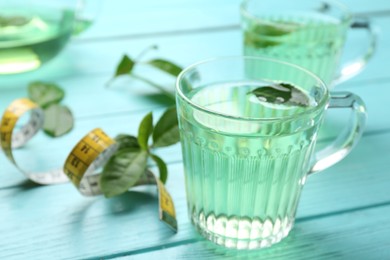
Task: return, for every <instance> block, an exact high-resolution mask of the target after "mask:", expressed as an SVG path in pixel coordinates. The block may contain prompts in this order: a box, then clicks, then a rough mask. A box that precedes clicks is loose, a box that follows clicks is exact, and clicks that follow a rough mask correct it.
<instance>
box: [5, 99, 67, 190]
mask: <svg viewBox="0 0 390 260" xmlns="http://www.w3.org/2000/svg"><path fill="white" fill-rule="evenodd" d="M27 114H29V119H28V121H27V122H26V123H24V124H22V125H20V126H19V125H17V123H18V121H19V120H20V119H21V118H22V117H24V116H27ZM43 120H44V114H43V111H42V109H41V108H40V107H39V106H38V105H37V104H35V103H34V102H32V101H31V100H29V99H27V98H21V99H17V100H15V101H13V102H12V103H11V104H10V105H9V106H8V107H7V108H6V110H5V112H4V114H3V117H2V119H1V125H0V144H1V148H2V149H3V152H4V154H5V156H6V157H7V158H8V159H9V160H10V161H11V163H12V164H14V165H15V166H16V167H17V168H18V169H19V170H20V171H21V172H22V173H24V174H25V175H26V177H27V178H28V179H30V180H32V181H33V182H36V183H38V184H55V183H63V182H67V181H68V179H67V177H66V175H65V174H64V173H63V171H62V169H61V168H60V167H59V168H58V169H54V170H48V171H44V172H31V171H28V170H25V169H23V168H22V167H21V166H19V164H18V163H17V162H16V160H15V157H14V155H13V152H12V151H13V149H16V148H19V147H21V146H23V145H24V144H26V143H27V142H28V141H29V140H30V139H31V138H32V137H33V136H34V135H35V134H36V133H37V132H38V131H39V130H40V129H41V127H42V126H43ZM16 128H17V129H16Z"/></svg>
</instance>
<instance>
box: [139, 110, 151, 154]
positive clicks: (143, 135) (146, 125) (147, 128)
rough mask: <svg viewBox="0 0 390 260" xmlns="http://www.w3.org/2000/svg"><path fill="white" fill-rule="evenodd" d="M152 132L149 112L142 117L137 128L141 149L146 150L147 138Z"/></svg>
mask: <svg viewBox="0 0 390 260" xmlns="http://www.w3.org/2000/svg"><path fill="white" fill-rule="evenodd" d="M152 132H153V114H152V112H150V113H149V114H147V115H146V116H145V117H144V119H142V121H141V124H140V125H139V128H138V144H139V146H141V148H142V149H143V150H145V151H146V150H148V140H149V137H150V135H151V134H152Z"/></svg>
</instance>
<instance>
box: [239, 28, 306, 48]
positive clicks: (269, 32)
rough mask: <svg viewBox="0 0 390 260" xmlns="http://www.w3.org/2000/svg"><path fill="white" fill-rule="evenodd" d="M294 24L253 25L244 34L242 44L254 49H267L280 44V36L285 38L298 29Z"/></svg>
mask: <svg viewBox="0 0 390 260" xmlns="http://www.w3.org/2000/svg"><path fill="white" fill-rule="evenodd" d="M299 26H300V25H299V24H298V23H294V22H282V21H279V22H275V23H270V24H263V23H259V24H254V25H252V26H251V27H249V29H248V30H246V31H245V33H244V44H245V45H246V46H251V47H254V48H267V47H271V46H276V45H279V44H282V43H283V41H285V40H283V39H280V37H282V36H286V35H288V34H290V33H292V32H294V31H296V30H297V29H298V28H299Z"/></svg>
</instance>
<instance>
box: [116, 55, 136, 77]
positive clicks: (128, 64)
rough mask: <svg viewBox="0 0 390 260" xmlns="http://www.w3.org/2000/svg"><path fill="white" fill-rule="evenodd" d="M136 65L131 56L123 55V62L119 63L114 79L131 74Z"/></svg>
mask: <svg viewBox="0 0 390 260" xmlns="http://www.w3.org/2000/svg"><path fill="white" fill-rule="evenodd" d="M134 64H135V62H134V61H133V60H132V59H130V57H129V56H127V55H123V57H122V60H121V61H120V62H119V64H118V66H117V68H116V72H115V76H114V77H117V76H120V75H125V74H131V71H132V70H133V67H134Z"/></svg>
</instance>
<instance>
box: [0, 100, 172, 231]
mask: <svg viewBox="0 0 390 260" xmlns="http://www.w3.org/2000/svg"><path fill="white" fill-rule="evenodd" d="M27 114H29V115H28V116H29V118H28V121H27V122H26V123H24V124H22V125H20V126H19V125H17V123H18V121H19V120H20V119H21V118H22V117H24V116H27ZM43 122H44V113H43V111H42V109H41V108H40V107H39V106H38V105H37V104H35V103H34V102H32V101H31V100H29V99H27V98H22V99H17V100H15V101H13V102H12V103H11V104H10V105H9V106H8V107H7V109H6V110H5V112H4V114H3V117H2V119H1V125H0V145H1V147H2V149H3V151H4V154H5V155H6V157H7V158H8V159H9V160H10V161H11V162H12V163H13V164H14V165H15V166H16V167H17V168H18V169H19V170H20V171H21V172H22V173H24V174H25V175H26V177H27V178H28V179H30V180H32V181H34V182H36V183H38V184H55V183H62V182H67V181H69V180H70V181H71V182H72V183H73V184H74V185H75V186H76V188H77V189H78V190H79V192H80V193H81V194H83V195H84V196H95V195H100V194H102V191H101V189H100V185H99V180H100V174H99V173H98V172H97V171H98V170H99V169H100V168H101V167H102V166H103V165H104V164H105V163H106V162H107V161H108V160H109V159H110V157H111V156H112V155H113V154H114V153H115V152H116V151H117V149H118V144H117V143H116V142H115V141H114V140H113V139H111V138H110V137H109V136H108V135H106V134H105V133H104V132H103V131H102V130H101V129H99V128H97V129H94V130H92V131H91V132H89V133H88V134H87V135H86V136H84V137H83V138H82V139H81V140H80V141H79V142H78V143H77V144H76V146H75V147H74V148H73V149H72V151H71V153H70V154H69V155H68V157H67V159H66V161H65V165H64V167H63V169H55V170H49V171H45V172H41V173H36V172H30V171H27V170H25V169H22V168H21V167H20V166H19V164H18V163H17V162H16V160H15V158H14V155H13V149H16V148H19V147H21V146H23V145H24V144H26V143H27V142H28V141H29V140H30V139H31V138H32V137H33V136H34V135H35V134H36V133H37V132H38V131H39V130H40V129H41V128H42V126H43ZM16 128H18V129H16ZM147 184H153V185H156V186H157V191H158V198H159V217H160V220H162V221H163V222H164V223H166V224H167V225H168V226H169V227H170V228H171V229H173V230H174V231H175V232H177V221H176V213H175V208H174V204H173V201H172V197H171V196H170V194H169V193H168V191H167V190H166V188H165V186H164V184H163V183H162V182H161V181H160V180H159V179H158V178H157V177H156V176H155V175H154V174H153V173H152V172H150V171H149V170H146V171H145V173H144V174H143V175H142V176H141V177H140V179H139V180H138V181H137V183H136V184H135V186H139V185H147Z"/></svg>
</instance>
